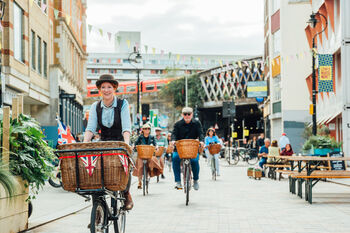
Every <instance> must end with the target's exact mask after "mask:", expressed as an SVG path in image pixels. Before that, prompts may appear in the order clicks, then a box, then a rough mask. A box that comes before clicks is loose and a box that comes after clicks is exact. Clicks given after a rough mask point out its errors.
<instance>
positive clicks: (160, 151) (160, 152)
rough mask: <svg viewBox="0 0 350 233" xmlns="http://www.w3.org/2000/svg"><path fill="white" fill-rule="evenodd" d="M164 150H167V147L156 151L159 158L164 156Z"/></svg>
mask: <svg viewBox="0 0 350 233" xmlns="http://www.w3.org/2000/svg"><path fill="white" fill-rule="evenodd" d="M164 149H165V147H164V146H160V147H158V150H156V153H155V154H156V156H157V157H160V156H162V155H163V153H164Z"/></svg>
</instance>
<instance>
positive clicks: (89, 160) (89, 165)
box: [80, 155, 98, 176]
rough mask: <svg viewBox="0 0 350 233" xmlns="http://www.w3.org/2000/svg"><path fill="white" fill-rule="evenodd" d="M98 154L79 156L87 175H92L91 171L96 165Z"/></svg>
mask: <svg viewBox="0 0 350 233" xmlns="http://www.w3.org/2000/svg"><path fill="white" fill-rule="evenodd" d="M97 158H98V156H97V155H96V156H94V155H86V156H82V157H80V159H81V161H82V162H83V163H84V166H85V168H86V170H87V172H88V173H89V176H92V173H93V172H94V168H95V167H96V162H97Z"/></svg>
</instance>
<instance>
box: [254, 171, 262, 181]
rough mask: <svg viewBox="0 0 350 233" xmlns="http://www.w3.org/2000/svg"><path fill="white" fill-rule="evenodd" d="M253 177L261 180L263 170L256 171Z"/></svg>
mask: <svg viewBox="0 0 350 233" xmlns="http://www.w3.org/2000/svg"><path fill="white" fill-rule="evenodd" d="M253 177H254V179H259V180H260V179H261V177H262V171H261V170H254V172H253Z"/></svg>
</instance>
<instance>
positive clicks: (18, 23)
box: [13, 3, 24, 62]
mask: <svg viewBox="0 0 350 233" xmlns="http://www.w3.org/2000/svg"><path fill="white" fill-rule="evenodd" d="M13 6H14V8H13V18H14V20H13V21H14V22H13V34H14V55H15V58H16V59H17V60H19V61H21V62H24V40H23V10H22V9H21V8H20V7H19V6H18V5H17V4H16V3H14V4H13Z"/></svg>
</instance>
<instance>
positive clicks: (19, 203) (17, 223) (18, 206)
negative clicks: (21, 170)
mask: <svg viewBox="0 0 350 233" xmlns="http://www.w3.org/2000/svg"><path fill="white" fill-rule="evenodd" d="M17 181H18V187H17V190H16V192H15V195H14V196H13V197H12V198H11V199H10V198H9V197H8V196H6V195H5V190H4V188H3V187H2V185H0V229H1V233H12V232H19V231H24V230H27V229H28V202H26V199H27V198H28V191H29V189H28V187H27V188H26V187H25V185H24V184H25V182H24V181H23V180H22V178H21V177H17Z"/></svg>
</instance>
